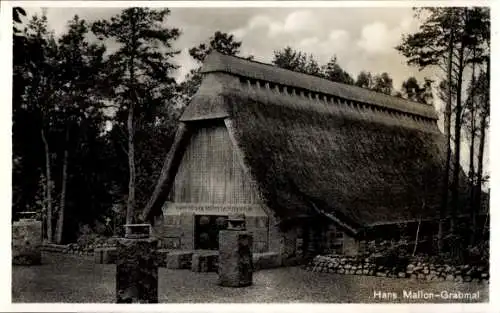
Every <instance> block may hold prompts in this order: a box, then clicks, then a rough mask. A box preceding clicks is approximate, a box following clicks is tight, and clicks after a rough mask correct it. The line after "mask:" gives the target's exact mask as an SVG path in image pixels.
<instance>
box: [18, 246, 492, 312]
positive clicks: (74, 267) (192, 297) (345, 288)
mask: <svg viewBox="0 0 500 313" xmlns="http://www.w3.org/2000/svg"><path fill="white" fill-rule="evenodd" d="M159 278H160V281H159V302H160V303H193V302H210V303H227V302H236V303H248V302H253V303H293V302H302V303H312V302H313V303H369V302H379V303H380V302H382V303H394V302H396V303H454V302H466V303H467V302H488V297H489V295H488V288H489V287H488V285H486V284H474V283H454V282H427V281H415V280H409V279H392V278H380V277H368V276H355V275H337V274H325V273H311V272H307V271H305V270H304V269H302V268H300V267H288V268H278V269H269V270H262V271H258V272H256V273H254V285H253V286H251V287H246V288H225V287H221V286H218V285H217V284H216V281H217V274H216V273H193V272H191V271H189V270H168V269H164V268H160V270H159ZM405 291H406V292H408V291H413V292H418V291H422V292H429V293H435V294H441V293H442V292H448V293H457V292H462V293H474V292H479V299H478V300H475V301H471V300H467V299H464V300H456V299H453V300H452V299H442V298H441V299H439V298H436V297H434V298H433V299H422V298H420V299H408V298H405V297H404V292H405ZM382 293H385V294H386V295H388V294H390V295H389V296H390V297H389V298H390V299H381V298H376V297H374V296H375V295H376V294H378V295H381V294H382ZM394 295H395V296H394ZM114 301H115V265H102V264H93V263H92V262H91V261H90V260H88V259H86V260H85V259H82V258H78V257H75V256H65V255H44V256H43V265H40V266H13V267H12V302H14V303H30V302H45V303H57V302H71V303H113V302H114Z"/></svg>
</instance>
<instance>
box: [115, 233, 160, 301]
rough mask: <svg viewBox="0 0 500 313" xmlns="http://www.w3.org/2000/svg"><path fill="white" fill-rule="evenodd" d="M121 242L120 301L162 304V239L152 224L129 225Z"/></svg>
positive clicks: (118, 290) (119, 247)
mask: <svg viewBox="0 0 500 313" xmlns="http://www.w3.org/2000/svg"><path fill="white" fill-rule="evenodd" d="M125 228H126V231H125V234H126V235H125V238H120V239H119V240H118V242H117V254H118V257H117V260H116V302H117V303H158V264H157V260H156V249H157V245H158V240H157V239H156V238H152V237H151V226H150V225H149V224H131V225H125Z"/></svg>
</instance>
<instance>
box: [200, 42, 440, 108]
mask: <svg viewBox="0 0 500 313" xmlns="http://www.w3.org/2000/svg"><path fill="white" fill-rule="evenodd" d="M211 56H216V57H217V58H218V59H219V60H220V57H222V58H234V59H238V60H240V61H243V62H248V63H254V64H258V65H265V66H268V67H271V68H273V69H278V70H280V71H287V72H291V73H296V74H299V75H304V76H308V77H311V78H314V79H321V80H323V81H325V82H328V83H331V84H333V85H335V84H337V85H340V86H346V87H347V88H353V89H358V90H360V91H361V92H367V93H372V94H376V95H380V96H382V97H386V98H389V99H397V100H402V101H405V102H409V103H413V104H415V105H421V106H427V107H431V108H432V107H433V105H432V104H428V103H422V102H417V101H413V100H410V99H406V98H399V97H396V96H393V95H388V94H386V93H383V92H378V91H375V90H371V89H367V88H363V87H360V86H356V85H350V84H346V83H341V82H336V81H333V80H329V79H327V78H324V77H321V76H316V75H312V74H308V73H303V72H298V71H294V70H290V69H287V68H283V67H279V66H276V65H273V64H270V63H265V62H262V61H257V60H254V59H248V58H244V57H241V56H237V55H229V54H224V53H222V52H220V51H217V50H212V52H210V54H209V55H208V56H207V57H206V58H205V60H209V61H212V60H211ZM220 61H221V60H220ZM205 62H206V63H204V64H203V67H205V64H207V65H208V64H209V63H210V62H207V61H205ZM202 72H203V68H202ZM287 86H288V85H287ZM290 87H293V86H291V85H290Z"/></svg>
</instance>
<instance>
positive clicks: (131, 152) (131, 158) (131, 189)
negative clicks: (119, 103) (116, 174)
mask: <svg viewBox="0 0 500 313" xmlns="http://www.w3.org/2000/svg"><path fill="white" fill-rule="evenodd" d="M134 109H135V104H134V100H132V101H131V104H130V108H129V111H128V118H127V129H128V165H129V181H128V199H127V216H126V223H127V224H132V223H133V221H134V207H135V146H134V135H135V128H134Z"/></svg>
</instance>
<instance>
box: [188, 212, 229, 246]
mask: <svg viewBox="0 0 500 313" xmlns="http://www.w3.org/2000/svg"><path fill="white" fill-rule="evenodd" d="M227 218H228V217H227V216H224V215H196V216H195V229H194V233H195V242H194V246H195V249H200V250H218V249H219V231H221V230H224V229H227Z"/></svg>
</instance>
